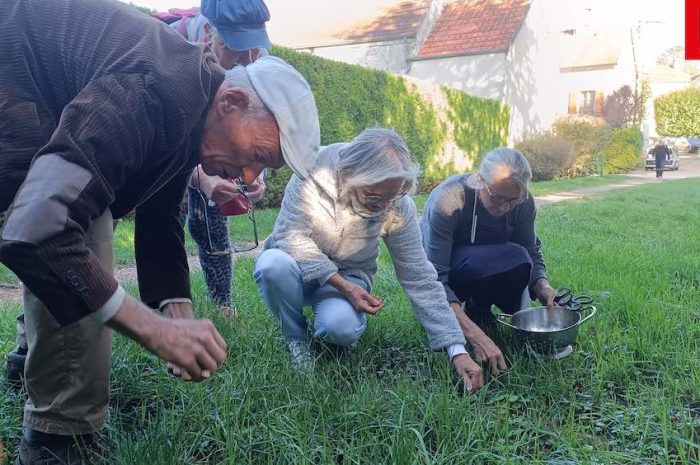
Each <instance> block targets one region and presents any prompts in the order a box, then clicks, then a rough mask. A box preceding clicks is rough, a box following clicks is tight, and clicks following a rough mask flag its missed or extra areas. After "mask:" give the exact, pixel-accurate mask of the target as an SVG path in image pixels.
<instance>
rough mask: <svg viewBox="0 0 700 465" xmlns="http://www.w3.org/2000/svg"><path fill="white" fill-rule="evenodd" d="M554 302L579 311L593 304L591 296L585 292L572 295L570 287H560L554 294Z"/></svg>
mask: <svg viewBox="0 0 700 465" xmlns="http://www.w3.org/2000/svg"><path fill="white" fill-rule="evenodd" d="M554 303H555V304H557V305H558V306H560V307H564V308H568V309H569V310H574V311H577V312H578V311H580V310H583V309H585V308H589V307H590V306H591V305H593V297H591V296H589V295H585V294H581V295H578V296H574V295H573V293H572V292H571V289H569V288H568V287H562V288H560V289H559V290H558V291H557V295H556V296H554Z"/></svg>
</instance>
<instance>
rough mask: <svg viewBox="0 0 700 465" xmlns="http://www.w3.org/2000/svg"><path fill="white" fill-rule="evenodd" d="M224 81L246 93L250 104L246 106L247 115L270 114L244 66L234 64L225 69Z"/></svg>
mask: <svg viewBox="0 0 700 465" xmlns="http://www.w3.org/2000/svg"><path fill="white" fill-rule="evenodd" d="M224 82H225V83H226V85H227V86H228V87H240V88H242V89H243V90H245V91H246V93H247V94H248V98H249V99H250V103H251V105H250V106H249V107H248V112H247V113H246V116H247V117H253V118H254V117H259V116H262V115H263V114H268V115H272V112H271V111H270V110H269V109H268V108H267V107H266V106H265V104H264V103H263V101H262V99H261V98H260V96H259V95H258V92H257V91H256V90H255V87H253V83H252V82H250V78H249V77H248V73H247V72H246V70H245V67H244V66H234V67H233V68H231V69H228V70H226V74H225V77H224Z"/></svg>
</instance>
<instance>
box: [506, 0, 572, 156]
mask: <svg viewBox="0 0 700 465" xmlns="http://www.w3.org/2000/svg"><path fill="white" fill-rule="evenodd" d="M545 3H546V2H542V1H537V0H535V1H533V2H532V4H531V5H530V10H529V11H528V14H527V16H526V18H525V21H523V24H522V25H521V27H520V30H519V31H518V33H517V35H516V37H515V40H514V41H513V43H512V45H511V47H510V49H509V50H508V55H507V63H508V66H507V72H506V78H505V85H504V92H503V97H502V101H503V102H504V103H505V104H507V105H509V106H510V115H511V116H510V127H509V131H508V135H509V136H508V137H509V140H508V142H509V143H510V144H514V143H515V142H517V141H519V140H521V139H523V138H524V137H527V136H529V135H532V134H536V133H539V132H542V131H545V130H549V129H550V128H551V126H552V122H553V121H554V120H555V119H556V118H557V117H558V116H559V115H561V114H565V113H566V111H567V98H568V90H567V88H566V85H565V83H564V82H562V79H561V74H560V72H559V61H558V60H559V53H558V52H559V51H558V41H557V39H558V38H559V37H558V36H559V34H560V33H559V23H558V21H556V14H555V10H554V9H552V8H549V7H550V6H551V5H546V4H545Z"/></svg>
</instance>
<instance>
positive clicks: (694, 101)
mask: <svg viewBox="0 0 700 465" xmlns="http://www.w3.org/2000/svg"><path fill="white" fill-rule="evenodd" d="M654 118H655V119H656V132H658V133H659V135H660V136H664V137H687V136H697V135H700V89H698V88H695V87H691V88H688V89H684V90H677V91H675V92H670V93H668V94H665V95H662V96H660V97H657V98H656V99H654Z"/></svg>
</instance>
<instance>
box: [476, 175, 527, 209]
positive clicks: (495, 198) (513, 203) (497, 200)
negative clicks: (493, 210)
mask: <svg viewBox="0 0 700 465" xmlns="http://www.w3.org/2000/svg"><path fill="white" fill-rule="evenodd" d="M484 187H485V188H486V193H488V194H489V199H491V202H492V203H493V204H494V205H498V206H499V207H500V206H503V205H508V206H509V207H510V208H514V207H517V206H518V205H520V204H521V203H523V202H525V200H526V199H527V195H525V196H522V195H521V196H519V197H515V198H513V199H509V198H508V197H506V196H504V195H500V194H494V193H493V192H491V188H490V187H489V185H488V184H487V183H486V181H484Z"/></svg>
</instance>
